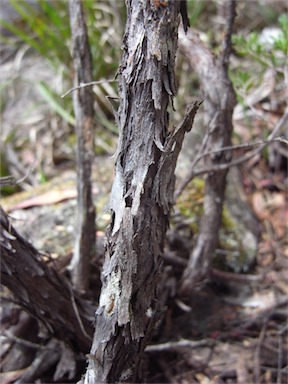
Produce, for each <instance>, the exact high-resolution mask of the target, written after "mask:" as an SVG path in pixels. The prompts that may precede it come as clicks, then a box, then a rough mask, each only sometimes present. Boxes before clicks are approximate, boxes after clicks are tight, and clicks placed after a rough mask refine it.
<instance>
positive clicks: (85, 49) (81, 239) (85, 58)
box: [69, 0, 96, 291]
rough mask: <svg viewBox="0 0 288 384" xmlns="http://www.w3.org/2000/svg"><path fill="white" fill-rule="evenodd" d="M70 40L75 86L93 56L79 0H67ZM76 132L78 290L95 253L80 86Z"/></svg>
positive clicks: (85, 92)
mask: <svg viewBox="0 0 288 384" xmlns="http://www.w3.org/2000/svg"><path fill="white" fill-rule="evenodd" d="M69 12H70V24H71V33H72V42H73V63H74V71H75V75H74V83H75V84H74V85H75V87H77V86H78V85H79V84H80V83H89V82H91V81H92V57H91V52H90V47H89V42H88V34H87V28H86V24H85V18H84V13H83V7H82V1H81V0H70V1H69ZM73 105H74V112H75V117H76V133H77V193H78V197H77V225H76V241H75V250H74V255H73V258H72V261H71V265H70V269H71V270H72V281H73V284H74V287H75V288H76V289H77V290H78V291H86V290H87V288H88V286H89V262H90V260H91V258H92V257H93V255H95V241H96V225H95V216H96V215H95V207H94V204H93V199H92V185H91V168H92V162H93V158H94V134H93V128H94V127H93V116H94V107H93V91H92V89H91V87H82V88H80V89H77V90H75V91H74V92H73Z"/></svg>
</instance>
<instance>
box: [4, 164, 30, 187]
mask: <svg viewBox="0 0 288 384" xmlns="http://www.w3.org/2000/svg"><path fill="white" fill-rule="evenodd" d="M33 168H34V166H31V167H29V169H28V171H27V172H26V174H25V175H24V176H23V177H21V179H19V180H16V179H15V177H14V176H11V175H9V176H3V177H0V187H3V186H6V185H18V184H21V183H23V181H24V180H26V179H27V178H28V177H29V176H30V174H31V172H32V170H33Z"/></svg>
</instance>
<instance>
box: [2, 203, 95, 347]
mask: <svg viewBox="0 0 288 384" xmlns="http://www.w3.org/2000/svg"><path fill="white" fill-rule="evenodd" d="M0 251H1V258H0V261H1V264H0V267H1V284H3V285H5V286H6V287H7V288H9V289H10V291H11V292H12V293H13V294H14V295H15V297H16V298H17V299H18V302H19V305H20V306H21V307H23V308H24V309H26V311H28V312H29V313H31V314H32V315H33V316H35V317H36V318H37V319H38V320H39V321H40V323H41V324H43V325H44V328H43V330H44V329H46V331H47V333H48V334H50V335H51V336H53V337H55V338H56V339H58V340H62V341H64V342H65V343H67V344H68V345H69V346H70V347H71V348H72V349H73V350H74V351H77V352H79V351H82V352H87V351H88V350H89V348H90V345H91V335H92V333H93V329H92V328H93V327H92V322H91V316H92V311H91V305H89V304H88V302H86V301H84V300H81V299H80V298H78V297H77V295H76V294H75V293H73V291H72V287H71V286H70V283H69V282H68V280H66V278H65V277H64V276H60V275H59V274H58V273H57V272H56V271H55V270H54V269H52V268H50V267H48V266H47V264H46V263H45V262H44V261H43V260H42V259H41V256H40V255H39V253H38V251H37V250H36V249H35V248H34V247H33V246H32V245H31V244H30V243H28V242H27V241H26V240H25V239H24V238H22V237H21V236H20V235H19V234H18V233H17V231H16V230H15V229H14V228H13V226H12V225H11V223H10V222H9V220H8V217H7V216H6V214H5V212H4V211H3V210H2V208H1V207H0Z"/></svg>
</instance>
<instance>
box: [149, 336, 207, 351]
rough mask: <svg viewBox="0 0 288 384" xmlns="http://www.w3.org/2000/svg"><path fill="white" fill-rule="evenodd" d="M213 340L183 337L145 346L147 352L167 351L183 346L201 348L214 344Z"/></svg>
mask: <svg viewBox="0 0 288 384" xmlns="http://www.w3.org/2000/svg"><path fill="white" fill-rule="evenodd" d="M213 344H214V343H213V341H212V340H199V341H193V340H186V339H182V340H179V341H169V342H167V343H162V344H154V345H148V346H147V347H146V348H145V352H166V351H179V350H183V348H199V347H206V346H211V345H213Z"/></svg>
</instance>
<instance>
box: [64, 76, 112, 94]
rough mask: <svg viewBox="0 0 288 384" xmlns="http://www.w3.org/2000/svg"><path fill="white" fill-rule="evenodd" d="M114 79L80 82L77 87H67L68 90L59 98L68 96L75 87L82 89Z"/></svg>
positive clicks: (110, 81)
mask: <svg viewBox="0 0 288 384" xmlns="http://www.w3.org/2000/svg"><path fill="white" fill-rule="evenodd" d="M116 81H118V80H116V79H104V80H98V81H91V82H89V83H80V84H79V85H78V86H77V87H73V88H71V89H69V91H67V92H65V93H64V94H63V95H62V96H61V99H64V97H66V96H68V95H69V94H70V93H72V92H74V91H76V90H77V89H82V88H85V87H91V86H92V85H99V84H104V83H115V82H116Z"/></svg>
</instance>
